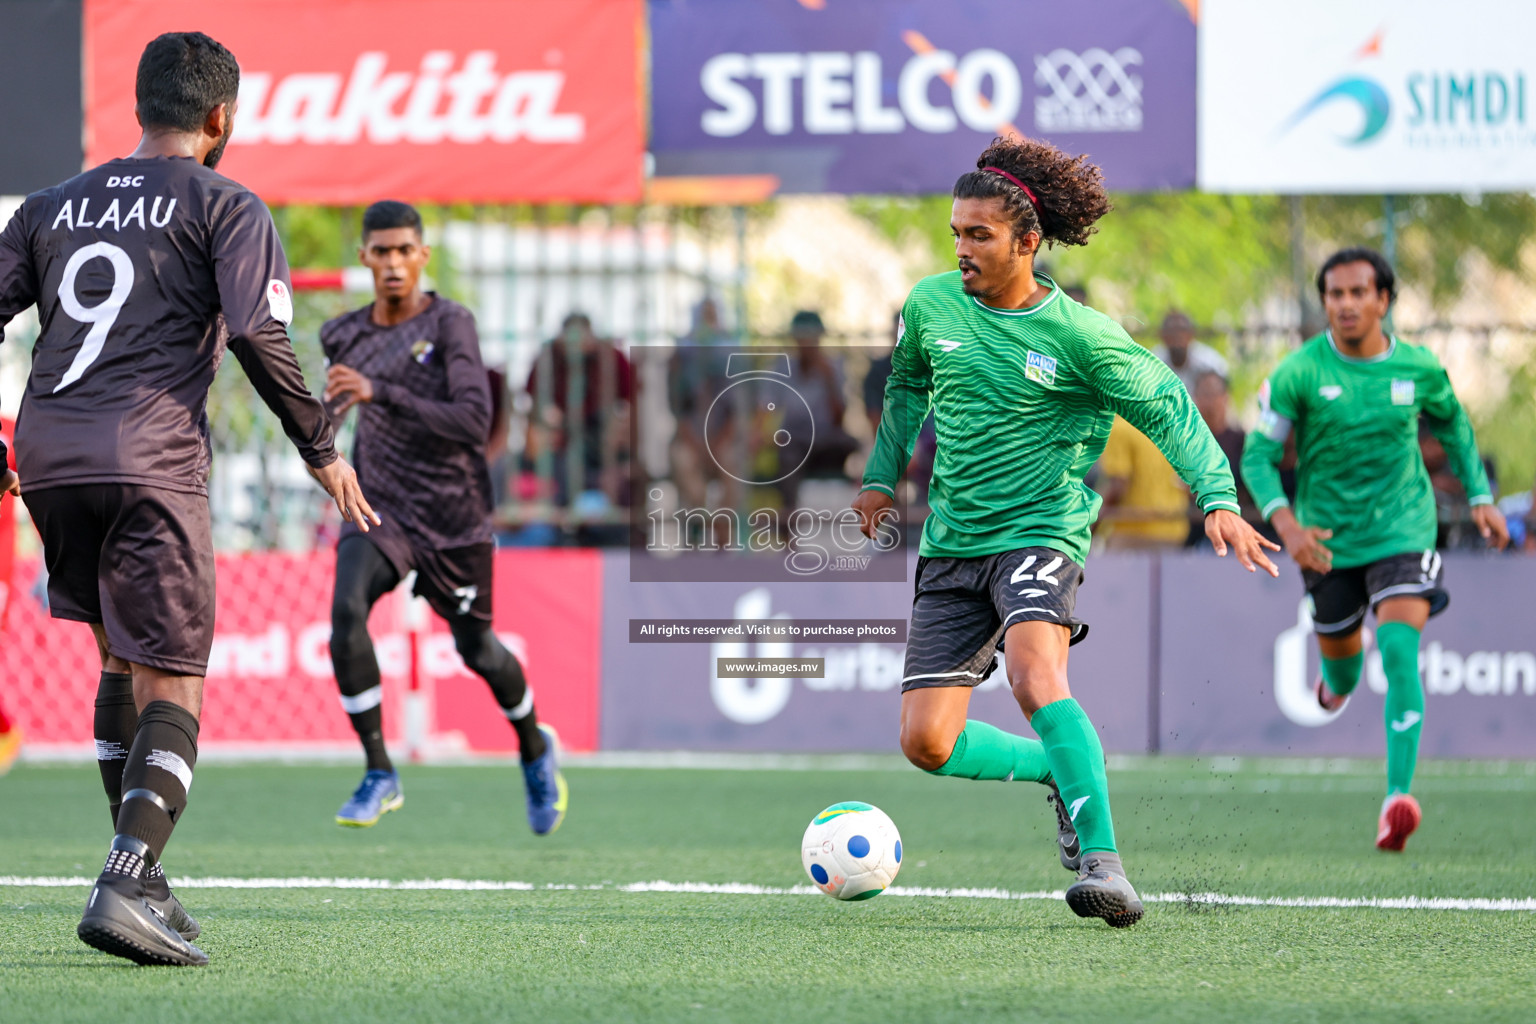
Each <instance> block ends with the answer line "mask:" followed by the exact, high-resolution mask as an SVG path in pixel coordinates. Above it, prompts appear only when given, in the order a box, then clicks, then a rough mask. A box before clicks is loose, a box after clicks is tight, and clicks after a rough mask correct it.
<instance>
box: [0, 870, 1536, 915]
mask: <svg viewBox="0 0 1536 1024" xmlns="http://www.w3.org/2000/svg"><path fill="white" fill-rule="evenodd" d="M93 882H95V879H94V878H87V877H85V876H83V875H78V876H64V875H35V876H27V875H0V888H39V889H77V888H78V889H84V888H88V887H89V886H90V885H91V884H92V883H93ZM176 885H177V887H178V888H181V889H390V890H406V891H409V890H417V891H422V890H426V891H434V892H534V891H546V892H547V891H562V890H578V891H580V890H606V891H610V892H654V893H704V894H715V895H738V896H816V895H820V890H818V889H816V888H815V887H814V886H809V885H792V886H772V885H755V884H753V883H751V882H661V881H657V882H629V883H624V884H615V883H611V882H607V883H603V884H600V885H557V884H548V883H546V884H542V885H541V884H536V883H534V882H508V881H497V880H494V879H471V878H417V879H405V880H398V881H397V880H394V879H389V878H310V877H303V876H301V877H297V878H219V877H213V878H182V879H177V880H176ZM885 894H886V895H888V896H908V897H911V896H924V897H928V898H930V899H961V900H1059V899H1062V898H1063V896H1065V892H1064V891H1063V890H1061V889H1056V890H1049V891H1047V890H1043V889H1042V890H1036V891H1033V892H1014V891H1011V890H1008V889H940V888H930V887H926V886H904V885H893V886H891V888H889V889H887V890H886V891H885ZM1141 898H1142V902H1144V903H1187V904H1194V905H1199V906H1211V907H1222V906H1227V907H1299V908H1305V909H1335V908H1339V909H1350V908H1367V909H1377V910H1493V911H1506V912H1507V911H1522V912H1536V898H1525V899H1508V898H1504V899H1490V898H1486V897H1472V898H1453V897H1444V896H1436V897H1424V896H1395V897H1374V896H1368V897H1342V896H1234V895H1230V894H1227V893H1219V892H1200V893H1186V892H1159V893H1147V894H1144V895H1143V896H1142V897H1141Z"/></svg>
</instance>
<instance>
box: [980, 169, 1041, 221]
mask: <svg viewBox="0 0 1536 1024" xmlns="http://www.w3.org/2000/svg"><path fill="white" fill-rule="evenodd" d="M982 170H984V171H993V172H994V173H997V174H1001V175H1002V176H1003V177H1005V178H1007V179H1008V180H1009V181H1011V182H1013V183H1014V184H1015V185H1017V186H1019V188H1021V189H1023V190H1024V198H1025V199H1028V200H1029V205H1030V206H1033V207H1034V208H1035V219H1036V220H1038V219H1039V218H1040V200H1038V199H1036V198H1035V194H1034V192H1032V191H1030V188H1029V186H1028V185H1026V184H1024V183H1023V182H1022V181H1020V180H1019V179H1018V178H1015V177H1014V176H1013V175H1011V174H1009V173H1008V172H1007V171H1005V170H1003V169H1002V168H1001V167H983V168H982Z"/></svg>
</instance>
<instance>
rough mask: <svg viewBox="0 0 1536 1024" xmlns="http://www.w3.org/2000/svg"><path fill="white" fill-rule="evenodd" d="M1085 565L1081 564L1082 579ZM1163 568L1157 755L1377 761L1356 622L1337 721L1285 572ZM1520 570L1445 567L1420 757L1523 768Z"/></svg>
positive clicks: (1382, 690) (1527, 734)
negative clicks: (1353, 656)
mask: <svg viewBox="0 0 1536 1024" xmlns="http://www.w3.org/2000/svg"><path fill="white" fill-rule="evenodd" d="M1097 564H1098V563H1097V562H1090V563H1089V571H1090V573H1091V572H1092V571H1093V568H1094V567H1095V565H1097ZM1233 568H1234V567H1233V566H1231V565H1229V564H1225V563H1224V562H1223V561H1221V560H1218V559H1215V558H1211V557H1200V556H1164V558H1163V562H1162V581H1161V591H1162V601H1161V607H1162V630H1161V636H1162V641H1161V644H1160V649H1161V657H1160V659H1159V675H1160V680H1161V687H1162V694H1161V701H1160V703H1159V728H1158V732H1159V739H1160V747H1161V749H1162V750H1164V751H1167V752H1170V753H1201V754H1205V753H1211V754H1217V753H1219V754H1312V755H1326V756H1335V755H1337V756H1369V757H1380V756H1382V755H1383V754H1384V752H1385V749H1386V740H1385V735H1386V732H1385V729H1386V726H1385V724H1384V722H1383V718H1382V716H1383V700H1384V696H1385V694H1386V689H1387V686H1386V676H1385V675H1384V674H1383V672H1382V668H1381V654H1380V653H1379V652H1378V651H1377V650H1376V648H1375V645H1374V643H1373V642H1372V640H1373V630H1374V626H1375V622H1374V620H1373V619H1367V622H1366V668H1365V678H1364V680H1363V681H1362V682H1361V684H1360V687H1359V689H1357V690H1356V691H1355V693H1354V695H1353V696H1352V697H1351V699H1350V701H1349V704H1348V705H1347V706H1346V707H1345V708H1344V710H1343V711H1342V712H1340V713H1339V714H1337V715H1329V714H1327V713H1326V712H1324V711H1323V710H1322V709H1321V708H1319V707H1318V706H1317V702H1316V700H1315V699H1314V698H1313V695H1312V684H1313V681H1314V680H1315V679H1316V678H1317V674H1318V656H1317V641H1316V639H1315V638H1314V637H1313V635H1312V626H1311V617H1310V615H1309V613H1308V611H1307V604H1306V601H1305V599H1304V598H1303V595H1302V590H1301V581H1300V578H1299V575H1298V574H1297V572H1296V569H1295V567H1294V566H1293V565H1292V564H1291V563H1289V562H1285V563H1284V564H1283V565H1282V568H1281V575H1280V579H1279V580H1271V579H1267V578H1258V577H1253V578H1250V577H1247V574H1246V573H1238V572H1234V571H1233ZM1532 570H1533V565H1532V563H1531V562H1530V561H1529V560H1528V559H1522V558H1508V557H1479V556H1476V555H1454V554H1448V555H1446V556H1445V586H1446V589H1448V590H1449V591H1450V592H1451V606H1450V608H1449V609H1447V610H1446V611H1445V613H1444V614H1442V615H1440V616H1438V617H1436V618H1433V619H1431V620H1430V621H1429V625H1428V626H1427V627H1426V628H1425V630H1424V642H1423V647H1422V649H1421V653H1420V656H1419V664H1420V668H1421V671H1422V674H1423V678H1424V691H1425V708H1424V724H1423V727H1422V731H1421V733H1420V738H1419V753H1420V756H1422V757H1532V756H1536V635H1533V633H1532V630H1531V622H1530V594H1531V587H1532V583H1533V579H1532Z"/></svg>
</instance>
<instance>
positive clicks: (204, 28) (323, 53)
mask: <svg viewBox="0 0 1536 1024" xmlns="http://www.w3.org/2000/svg"><path fill="white" fill-rule="evenodd" d="M640 18H641V0H561V2H559V3H547V2H543V0H433V2H431V3H425V2H422V0H220V2H218V3H207V2H205V0H86V4H85V53H86V75H85V78H86V96H85V111H86V129H87V143H86V162H87V164H88V165H91V166H94V165H96V164H99V163H101V162H103V161H105V160H109V159H111V158H113V157H117V156H123V155H126V154H127V153H128V152H129V151H131V150H132V149H133V147H134V145H135V143H136V142H137V141H138V137H139V128H138V124H137V122H136V121H135V119H134V98H133V97H134V77H135V70H136V68H137V66H138V60H139V55H140V54H141V53H142V52H143V50H144V46H145V44H146V43H148V42H149V41H150V40H151V39H153V38H154V37H155V36H156V35H158V34H160V33H161V32H167V31H185V30H190V29H196V30H197V31H201V32H205V33H207V34H208V35H210V36H212V37H213V38H215V39H217V40H219V42H221V43H223V44H224V45H225V46H227V47H228V48H229V49H230V51H231V52H232V53H234V55H235V58H236V59H237V60H238V61H239V62H240V72H241V81H240V102H239V109H238V113H237V115H236V118H235V132H234V135H233V136H232V137H231V139H230V144H229V149H228V151H227V153H226V155H225V157H224V161H223V163H221V164H220V165H219V170H220V171H221V172H223V173H225V174H227V175H228V176H229V177H231V178H234V179H235V180H236V181H239V182H241V183H242V184H244V185H246V186H247V187H249V188H251V189H252V190H253V191H255V192H256V193H258V194H259V195H261V196H262V197H263V198H264V199H265V200H267V201H268V202H313V203H342V204H361V203H368V202H372V201H373V200H375V199H379V198H384V197H392V198H397V199H406V200H429V201H443V202H447V201H455V202H515V201H519V202H535V201H552V200H579V201H590V202H623V201H630V200H635V199H638V198H639V196H640V190H641V171H642V160H643V152H644V140H643V129H642V125H641V111H640V98H639V82H638V75H639V71H638V65H639V47H640V32H641V28H642V23H641V20H640Z"/></svg>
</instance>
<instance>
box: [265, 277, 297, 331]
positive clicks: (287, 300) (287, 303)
mask: <svg viewBox="0 0 1536 1024" xmlns="http://www.w3.org/2000/svg"><path fill="white" fill-rule="evenodd" d="M267 309H268V310H270V311H271V313H272V319H273V320H276V321H278V322H279V323H281V324H283V325H284V326H286V325H288V324H291V323H293V295H292V294H290V293H289V291H288V286H287V285H285V284H283V282H281V281H279V280H278V279H277V278H275V277H274V278H273V279H272V280H270V281H268V282H267Z"/></svg>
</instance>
